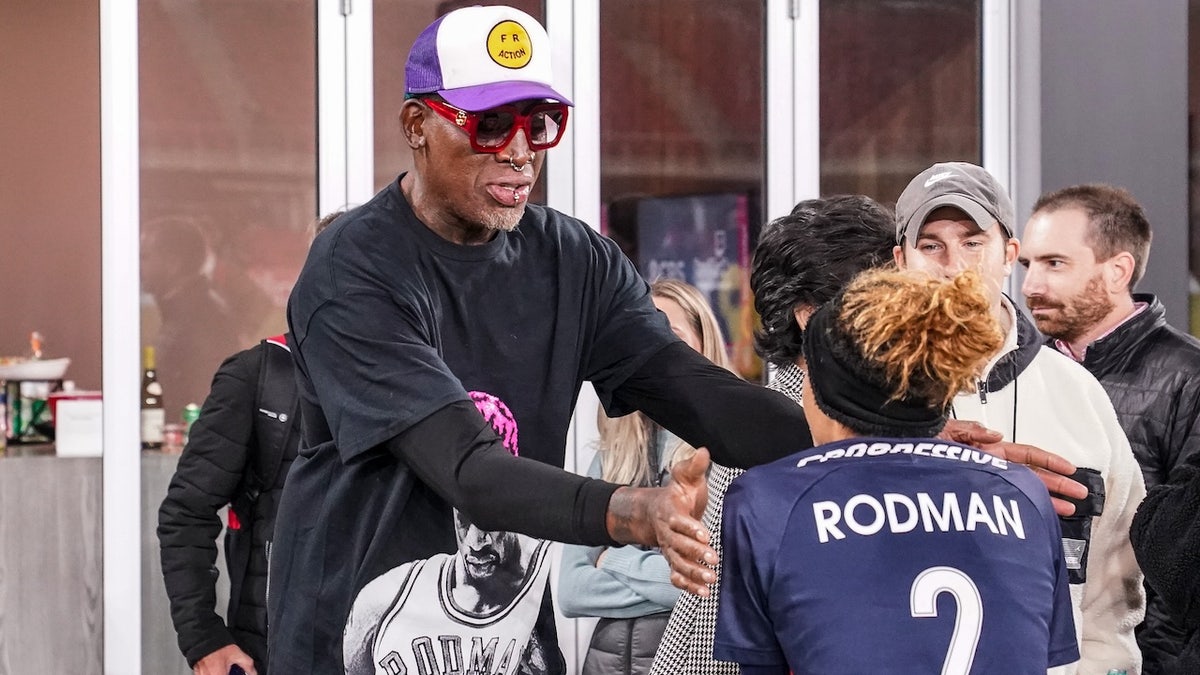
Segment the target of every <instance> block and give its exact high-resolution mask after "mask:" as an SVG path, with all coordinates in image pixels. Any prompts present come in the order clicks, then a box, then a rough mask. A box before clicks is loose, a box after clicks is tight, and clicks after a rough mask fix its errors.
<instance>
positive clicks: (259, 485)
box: [248, 336, 299, 499]
mask: <svg viewBox="0 0 1200 675" xmlns="http://www.w3.org/2000/svg"><path fill="white" fill-rule="evenodd" d="M262 346H263V349H262V352H263V354H262V358H263V362H262V366H261V367H260V368H259V371H258V391H257V393H256V395H255V401H254V405H255V415H254V434H255V437H256V438H255V440H256V441H257V442H258V443H257V449H258V452H257V457H256V458H255V462H254V471H255V474H256V476H255V481H254V482H253V484H252V485H249V486H248V489H249V490H251V491H252V494H251V497H252V498H253V499H257V498H258V493H260V492H262V491H263V490H269V489H271V488H272V487H274V486H275V484H276V483H277V482H278V481H279V469H280V467H282V466H283V460H284V452H285V448H287V441H288V437H289V436H290V435H291V434H292V430H293V428H294V427H295V425H296V417H297V416H298V415H299V404H298V402H297V397H296V371H295V365H294V364H293V362H292V352H291V351H290V350H289V349H288V347H287V343H286V342H285V341H284V337H283V336H280V337H279V338H268V339H266V340H263V341H262Z"/></svg>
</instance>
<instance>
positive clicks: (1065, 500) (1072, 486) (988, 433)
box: [942, 420, 1088, 516]
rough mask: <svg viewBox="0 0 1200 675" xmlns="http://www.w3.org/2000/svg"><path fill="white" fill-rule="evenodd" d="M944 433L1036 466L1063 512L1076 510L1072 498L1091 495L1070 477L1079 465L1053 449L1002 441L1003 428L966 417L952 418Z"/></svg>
mask: <svg viewBox="0 0 1200 675" xmlns="http://www.w3.org/2000/svg"><path fill="white" fill-rule="evenodd" d="M942 436H943V437H945V438H948V439H950V440H952V441H956V442H958V443H966V444H967V445H971V446H974V447H977V448H979V449H980V450H983V451H984V452H986V453H988V454H991V455H995V456H996V457H1000V458H1001V459H1006V460H1008V461H1010V462H1015V463H1017V464H1024V465H1025V466H1027V467H1029V468H1030V469H1032V470H1033V473H1034V474H1036V475H1037V477H1038V478H1040V479H1041V481H1042V483H1044V484H1045V485H1046V489H1047V490H1049V491H1050V502H1051V503H1052V504H1054V511H1055V513H1057V514H1058V515H1060V516H1069V515H1072V514H1073V513H1075V504H1074V503H1072V501H1071V500H1075V501H1079V500H1081V499H1086V498H1087V496H1088V490H1087V487H1085V486H1084V485H1083V484H1082V483H1078V482H1076V481H1074V480H1072V479H1071V478H1070V476H1071V475H1072V474H1074V473H1075V469H1076V467H1075V465H1074V464H1072V463H1070V462H1068V461H1067V460H1065V459H1063V458H1062V457H1059V456H1058V455H1056V454H1054V453H1052V452H1047V451H1045V450H1042V449H1041V448H1038V447H1034V446H1032V445H1026V444H1024V443H1009V442H1006V441H1002V440H1001V439H1003V438H1004V436H1003V435H1002V434H1001V433H1000V432H999V431H993V430H991V429H988V428H987V427H985V426H983V425H982V424H980V423H978V422H969V421H966V420H950V421H949V422H947V423H946V428H945V429H944V430H943V431H942Z"/></svg>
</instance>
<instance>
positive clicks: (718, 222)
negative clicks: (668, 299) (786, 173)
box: [634, 193, 762, 378]
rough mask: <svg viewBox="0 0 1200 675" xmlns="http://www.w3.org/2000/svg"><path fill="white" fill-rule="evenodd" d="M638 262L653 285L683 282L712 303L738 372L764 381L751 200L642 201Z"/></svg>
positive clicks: (724, 196)
mask: <svg viewBox="0 0 1200 675" xmlns="http://www.w3.org/2000/svg"><path fill="white" fill-rule="evenodd" d="M634 220H635V222H636V229H635V232H636V235H635V236H636V241H637V243H636V256H635V257H634V260H635V262H636V264H637V266H638V269H639V270H640V271H641V273H642V276H644V277H645V278H646V280H647V281H650V282H653V281H655V280H657V279H663V278H667V279H681V280H683V281H686V282H688V283H690V284H692V285H693V286H695V287H696V288H698V289H700V291H701V292H702V293H704V295H705V296H706V297H707V298H708V300H709V303H710V304H711V305H712V308H713V311H714V313H715V314H716V315H717V320H718V322H719V323H720V324H721V331H722V332H723V333H724V334H725V339H726V341H727V343H728V346H729V355H730V357H731V359H732V360H733V364H734V367H735V368H736V369H737V371H738V372H739V373H740V374H741V375H742V376H744V377H747V378H758V377H759V376H761V374H762V364H761V361H760V360H759V359H758V357H757V356H756V355H755V353H754V327H755V322H756V316H755V314H754V301H753V298H752V297H751V294H750V259H751V250H750V199H749V196H748V195H746V194H743V193H721V194H705V195H692V196H683V197H650V198H642V199H638V200H637V202H636V208H635V213H634Z"/></svg>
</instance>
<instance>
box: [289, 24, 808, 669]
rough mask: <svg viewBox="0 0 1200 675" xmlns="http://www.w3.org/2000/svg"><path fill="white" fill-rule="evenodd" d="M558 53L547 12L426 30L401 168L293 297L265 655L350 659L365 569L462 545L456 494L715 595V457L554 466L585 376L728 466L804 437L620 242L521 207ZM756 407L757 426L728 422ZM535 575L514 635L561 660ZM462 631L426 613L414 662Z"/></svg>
mask: <svg viewBox="0 0 1200 675" xmlns="http://www.w3.org/2000/svg"><path fill="white" fill-rule="evenodd" d="M550 51H551V45H550V43H549V40H548V38H547V36H546V34H545V31H544V30H543V29H542V27H541V26H540V25H538V23H537V22H536V21H535V20H534V19H532V18H531V17H529V16H528V15H527V14H524V13H523V12H519V11H516V10H513V9H511V8H507V7H498V6H492V7H469V8H465V9H461V10H457V11H454V12H451V13H450V14H448V15H446V16H444V17H442V18H441V19H439V20H438V21H437V22H435V23H434V24H433V25H431V26H430V27H428V28H427V29H426V30H425V31H424V32H423V33H422V34H421V35H420V36H419V37H418V38H417V41H416V43H415V44H414V46H413V49H412V52H411V53H410V56H409V60H408V64H407V67H406V92H407V94H408V98H407V100H406V101H405V104H404V107H403V109H402V111H401V114H400V122H401V126H402V131H403V135H404V138H405V140H406V142H407V143H408V144H409V147H410V148H411V150H412V152H413V160H414V168H413V170H412V171H411V172H409V173H407V174H404V175H402V176H400V177H399V179H398V180H396V181H394V182H392V183H391V184H390V185H388V186H387V187H386V188H384V189H383V190H382V191H381V192H380V193H379V194H378V195H376V196H375V197H374V198H373V199H372V200H371V201H369V202H368V203H367V204H365V205H363V206H362V207H360V208H358V209H355V210H353V211H351V212H350V213H348V214H346V215H345V216H344V217H342V218H340V219H339V220H338V221H337V222H336V223H335V224H333V225H332V226H331V227H330V228H329V229H328V230H327V231H326V232H324V233H323V234H322V235H321V236H320V237H318V238H317V240H316V241H315V242H314V244H313V247H312V249H311V252H310V254H309V258H308V261H307V262H306V264H305V267H304V269H303V271H302V272H301V274H300V278H299V279H298V281H297V283H296V286H295V288H294V290H293V292H292V296H291V298H290V300H289V303H288V318H289V325H290V326H291V327H292V334H293V336H294V341H295V344H294V352H293V354H294V356H295V359H296V366H297V371H298V381H299V384H300V391H301V405H302V407H303V417H304V420H305V422H304V436H305V437H304V441H303V444H302V449H301V453H300V457H299V458H298V459H297V460H296V463H295V465H294V468H293V470H292V472H291V473H290V474H289V477H288V483H287V487H286V489H285V492H284V495H283V500H282V504H281V505H280V513H279V518H278V525H277V528H276V540H275V545H274V547H273V548H272V551H271V577H270V592H269V594H268V606H269V619H270V626H271V633H270V642H271V647H270V654H271V657H272V662H271V666H272V672H278V673H343V672H346V668H347V667H348V666H350V665H351V664H349V663H343V659H344V656H345V654H348V653H350V651H353V649H351V650H350V651H347V649H346V648H347V647H354V645H351V644H350V643H352V642H354V641H355V639H359V640H361V632H358V633H355V636H351V635H350V633H351V632H353V631H350V630H348V629H347V619H348V618H350V616H351V614H350V613H351V608H352V607H353V606H355V604H356V601H359V600H363V601H364V602H369V600H367V599H365V596H364V593H366V591H364V589H365V588H366V587H367V586H368V584H371V583H372V582H373V581H374V580H377V579H380V580H382V579H384V578H394V576H392V577H389V576H387V575H397V574H399V570H401V569H405V570H411V569H413V568H415V567H416V566H417V565H421V566H422V567H423V568H424V569H425V570H428V569H429V568H430V567H431V566H436V565H431V564H426V563H432V559H434V558H435V557H438V558H439V559H440V556H443V555H445V554H450V553H453V552H454V551H455V550H456V547H457V542H456V536H455V523H454V516H453V510H454V509H458V510H460V511H461V512H462V513H463V514H464V516H465V518H466V519H467V520H468V521H470V522H472V523H474V524H475V525H476V526H478V527H479V528H480V529H482V530H506V531H511V532H520V533H522V534H524V535H529V536H532V537H536V538H539V539H548V540H560V541H568V542H572V543H579V544H590V545H602V544H603V545H615V544H626V543H636V544H643V545H648V546H658V547H660V548H661V549H662V550H663V552H664V554H665V555H666V556H667V558H668V560H670V561H672V562H673V564H674V565H675V569H676V572H677V573H676V575H675V582H676V583H678V584H679V585H681V586H684V587H686V588H689V589H691V590H694V591H698V592H701V593H707V592H708V591H707V583H709V582H711V581H713V573H712V570H711V569H710V568H709V567H707V566H706V565H704V564H702V563H701V562H700V561H702V560H703V561H707V562H709V563H712V562H715V554H714V553H713V552H712V550H711V549H710V548H709V547H708V546H707V544H706V541H707V535H706V534H704V533H703V528H702V527H701V525H700V523H699V521H698V520H697V518H696V516H697V515H699V512H700V510H701V509H702V508H703V504H704V469H705V466H706V464H707V460H706V457H707V455H706V453H703V452H701V453H699V454H698V456H697V458H696V459H695V460H693V461H692V462H691V463H690V464H688V465H685V466H684V467H682V471H681V472H680V474H679V476H677V479H676V480H674V481H672V483H671V485H670V486H669V487H667V488H653V489H651V488H641V489H638V488H631V487H619V486H616V485H611V484H607V483H604V482H602V481H598V480H593V479H588V478H584V477H582V476H576V475H574V474H570V473H567V472H565V471H563V470H562V469H561V467H562V463H563V458H564V451H565V450H564V449H565V446H566V435H567V428H568V425H569V424H570V421H571V414H572V410H573V408H574V404H575V401H576V398H577V396H578V393H579V389H580V386H581V385H582V383H583V381H584V380H588V381H591V382H592V383H593V385H594V386H595V388H596V390H597V392H598V393H599V395H600V397H601V400H602V401H603V403H604V405H605V406H606V408H607V409H608V410H609V412H611V413H614V414H622V413H625V412H630V411H632V410H637V409H641V410H645V411H646V412H647V413H648V414H650V415H651V416H652V417H654V418H655V419H656V420H658V421H659V422H660V423H662V424H663V425H664V426H666V427H667V428H670V429H672V430H675V431H676V432H677V433H678V435H680V436H681V437H682V438H684V439H685V440H687V441H688V442H690V443H692V444H693V445H696V446H708V447H710V448H711V449H712V452H713V454H714V456H717V457H723V458H724V461H725V462H727V463H730V464H735V465H746V464H748V463H760V462H761V461H765V460H767V459H770V458H772V457H775V456H778V455H779V453H780V452H783V451H784V450H785V449H786V450H787V451H794V450H798V449H802V448H806V447H808V446H809V445H811V441H810V438H809V435H808V429H807V426H806V424H805V422H804V419H803V416H802V415H801V414H800V411H799V410H798V409H797V408H796V407H795V406H794V405H793V404H792V403H791V402H790V401H788V400H787V399H786V398H784V397H782V396H779V395H777V394H774V393H771V392H767V391H766V390H764V389H762V388H761V387H757V386H755V385H751V384H748V383H745V382H743V381H741V380H739V379H737V378H736V377H734V376H733V375H731V374H729V373H728V372H727V371H724V370H722V369H720V368H717V367H716V366H714V365H712V364H711V363H709V362H708V361H707V360H705V359H704V358H703V357H701V356H699V355H698V354H696V353H695V352H694V351H693V350H691V349H690V348H689V347H687V345H685V344H684V343H682V342H680V341H679V340H678V339H677V338H676V337H675V336H674V334H673V333H672V332H671V330H670V328H669V326H668V325H667V322H666V320H665V319H664V318H663V317H662V315H661V314H660V313H659V312H658V311H657V310H656V309H655V307H654V305H653V303H652V302H651V300H650V296H649V289H648V287H647V285H646V283H645V282H644V281H643V280H642V279H641V277H640V276H639V275H638V273H637V271H636V270H635V269H634V267H633V265H632V264H631V263H630V262H629V260H628V259H626V258H625V256H624V255H623V254H622V253H621V252H620V251H619V250H618V249H617V247H616V245H615V244H613V242H611V241H610V240H608V239H606V238H604V237H602V236H600V235H599V234H597V233H596V232H595V231H593V230H592V229H591V228H589V227H588V226H587V225H585V224H584V223H581V222H579V221H578V220H575V219H573V218H570V217H568V216H565V215H563V214H561V213H558V212H556V211H554V210H552V209H547V208H543V207H541V206H536V205H531V204H527V199H528V197H529V191H530V189H531V188H532V186H533V184H534V182H535V180H536V178H537V174H538V172H539V171H540V169H541V168H542V165H543V162H544V157H545V153H544V150H546V149H548V148H550V147H552V146H553V145H555V144H556V143H557V142H558V141H559V139H560V138H561V137H562V133H563V130H564V128H565V124H566V121H567V113H568V110H569V108H568V106H569V105H570V103H569V101H568V100H567V99H566V97H564V96H563V95H561V94H560V93H558V92H557V91H555V90H554V88H553V86H552V83H551V75H550V68H549V62H548V59H549V56H550ZM747 421H750V422H753V423H754V427H755V431H754V432H753V433H747V431H746V429H744V428H741V429H739V428H738V427H739V426H743V427H744V423H745V422H747ZM735 436H736V438H735ZM756 454H757V455H761V456H758V457H756ZM513 455H516V456H515V457H514V456H513ZM726 455H727V456H726ZM430 573H431V572H429V571H426V572H425V574H426V575H428V574H430ZM536 592H537V593H539V594H541V595H542V598H541V601H540V603H539V609H540V611H538V612H537V613H536V614H535V615H531V616H529V617H527V618H526V620H525V627H526V628H525V630H526V631H527V635H526V638H525V639H524V640H520V639H518V640H517V643H516V644H520V643H523V642H529V643H535V644H537V645H539V646H540V651H541V653H543V654H544V655H545V657H544V660H546V661H547V663H546V664H545V668H544V670H545V671H546V672H548V673H560V672H562V670H563V663H562V657H561V655H560V654H559V650H558V645H557V638H556V635H555V631H554V622H553V612H552V605H551V603H550V599H549V594H548V593H547V592H546V589H545V588H544V584H543V587H539V588H538V589H537V591H536ZM407 618H408V617H404V616H394V617H391V618H390V619H389V622H391V623H393V624H395V623H405V624H407ZM506 630H507V629H506ZM475 639H481V640H482V639H483V636H481V635H478V634H475V633H470V631H468V630H467V629H466V628H464V629H463V630H462V632H461V633H460V634H458V635H455V634H453V632H439V633H437V636H436V637H435V638H433V641H432V642H431V643H430V644H429V645H428V647H429V649H431V650H432V651H431V652H429V651H422V652H421V654H420V658H425V657H427V656H428V655H429V654H430V653H432V654H439V655H440V654H442V652H441V651H440V650H441V649H442V645H440V644H438V641H441V640H444V645H447V646H446V649H447V650H449V652H448V653H450V654H458V653H462V654H463V655H464V658H467V659H469V658H470V657H471V654H472V653H474V652H472V646H471V645H470V644H467V643H469V642H471V641H473V640H475ZM514 639H515V638H514ZM456 641H458V642H457V644H458V645H459V647H457V648H451V646H450V645H454V644H456ZM464 641H465V642H464ZM422 644H423V643H422ZM489 644H490V642H489V641H488V640H484V641H483V642H482V644H481V645H480V647H479V649H480V650H482V651H478V652H477V653H478V655H479V656H480V658H484V656H485V655H486V654H488V653H489V652H488V645H489ZM358 646H359V647H361V644H360V645H358ZM375 647H376V648H375V649H373V650H372V654H373V655H372V658H371V661H372V663H371V664H370V666H369V668H372V669H374V672H379V673H387V672H391V671H392V670H395V669H397V668H400V667H401V666H399V665H397V664H398V663H399V662H398V661H396V660H395V659H396V658H398V656H391V657H390V658H391V659H392V660H390V661H388V660H386V659H388V658H389V655H390V653H391V652H392V651H396V652H398V653H400V652H402V651H403V650H402V649H400V648H399V647H395V646H394V645H393V646H389V647H388V648H387V649H380V648H379V646H378V645H376V646H375ZM496 647H497V648H498V649H500V648H501V647H500V645H499V644H497V646H496ZM459 649H460V650H461V652H460V651H457V650H459ZM354 653H355V654H361V653H362V651H361V649H359V650H358V651H355V652H354ZM492 654H493V656H492V657H490V658H492V659H493V666H495V665H496V664H498V663H500V662H501V661H502V659H503V654H502V653H499V654H498V653H494V652H492ZM409 656H410V657H413V658H416V657H417V655H414V654H409ZM376 657H377V658H376ZM518 660H520V659H516V658H510V659H509V661H506V663H507V664H508V666H511V667H512V668H516V667H517V666H516V663H517V661H518ZM355 665H356V668H357V665H358V664H355ZM426 665H430V664H426ZM527 667H528V666H527ZM505 672H508V671H507V670H506V671H505Z"/></svg>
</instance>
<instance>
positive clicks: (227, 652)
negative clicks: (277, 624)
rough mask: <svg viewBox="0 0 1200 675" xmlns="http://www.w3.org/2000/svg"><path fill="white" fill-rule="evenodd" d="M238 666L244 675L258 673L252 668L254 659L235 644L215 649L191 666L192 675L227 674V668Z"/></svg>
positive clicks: (256, 674) (255, 674)
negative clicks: (244, 672)
mask: <svg viewBox="0 0 1200 675" xmlns="http://www.w3.org/2000/svg"><path fill="white" fill-rule="evenodd" d="M235 665H236V666H239V667H241V669H242V670H244V671H246V675H258V671H257V670H255V668H254V659H252V658H250V655H248V654H247V653H246V652H244V651H242V650H241V648H239V647H238V646H237V645H225V646H224V647H221V648H220V649H218V650H217V651H215V652H213V653H211V654H209V655H208V656H205V657H204V658H202V659H200V660H199V661H197V662H196V665H195V666H194V667H193V668H192V673H193V675H229V669H230V668H232V667H233V666H235Z"/></svg>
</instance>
